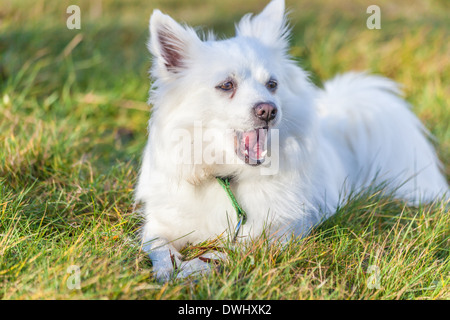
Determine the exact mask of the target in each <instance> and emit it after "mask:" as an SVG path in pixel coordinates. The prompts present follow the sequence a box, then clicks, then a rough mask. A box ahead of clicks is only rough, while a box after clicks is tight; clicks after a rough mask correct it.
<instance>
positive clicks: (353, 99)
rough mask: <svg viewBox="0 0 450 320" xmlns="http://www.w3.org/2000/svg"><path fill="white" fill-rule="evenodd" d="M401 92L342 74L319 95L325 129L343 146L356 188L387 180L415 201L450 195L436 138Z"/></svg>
mask: <svg viewBox="0 0 450 320" xmlns="http://www.w3.org/2000/svg"><path fill="white" fill-rule="evenodd" d="M400 94H401V91H400V88H399V85H398V84H397V83H395V82H394V81H392V80H389V79H386V78H383V77H380V76H374V75H368V74H366V73H346V74H343V75H339V76H337V77H335V78H334V79H332V80H330V81H328V82H326V83H325V85H324V90H323V92H322V93H321V95H320V97H319V99H318V104H317V105H318V111H319V115H320V118H321V129H322V130H323V132H324V133H325V135H326V136H327V138H328V139H329V140H330V142H331V143H333V144H334V145H338V146H339V147H338V148H339V150H338V152H339V153H340V155H341V157H345V162H346V163H348V165H349V166H351V167H349V168H348V169H349V172H354V173H355V174H354V176H353V177H352V176H350V177H349V179H350V180H351V181H352V182H353V183H354V184H355V185H356V186H360V187H364V186H368V185H369V184H371V183H373V182H376V183H381V182H389V183H390V185H393V184H394V185H396V189H395V194H396V195H397V196H401V197H402V198H405V199H407V200H409V201H411V202H413V203H418V202H419V201H427V202H428V201H431V200H433V199H435V198H437V197H438V198H440V197H442V196H443V195H444V194H445V193H446V194H447V197H448V196H449V193H448V185H447V182H446V180H445V178H444V176H443V174H442V173H441V169H442V165H441V163H440V162H439V160H438V157H437V156H436V152H435V151H434V148H433V146H432V144H431V143H430V141H429V140H430V139H432V136H431V135H430V133H429V132H428V131H427V130H426V128H425V127H424V126H423V125H422V124H421V123H420V121H419V120H418V118H417V117H416V116H415V115H414V114H413V113H412V112H411V110H410V107H409V105H408V104H407V102H405V101H404V100H403V99H402V98H401V97H400ZM355 168H356V170H355Z"/></svg>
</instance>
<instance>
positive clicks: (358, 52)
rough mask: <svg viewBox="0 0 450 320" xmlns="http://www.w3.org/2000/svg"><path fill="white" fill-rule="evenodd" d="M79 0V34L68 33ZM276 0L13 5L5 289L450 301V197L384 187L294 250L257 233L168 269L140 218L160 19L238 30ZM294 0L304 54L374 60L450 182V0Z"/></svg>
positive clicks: (296, 49)
mask: <svg viewBox="0 0 450 320" xmlns="http://www.w3.org/2000/svg"><path fill="white" fill-rule="evenodd" d="M75 3H76V4H78V5H79V7H80V8H81V29H80V30H69V29H67V27H66V19H67V18H68V14H66V8H67V7H68V6H69V5H71V4H75ZM265 3H266V1H260V0H246V1H242V0H226V1H220V2H219V1H214V0H189V1H187V0H185V1H183V0H159V1H155V0H154V1H152V0H145V1H144V0H133V1H123V2H120V1H106V0H104V1H99V0H97V1H87V0H85V1H56V0H54V1H50V0H48V1H47V0H46V1H43V0H33V1H32V0H23V1H13V0H10V1H8V0H6V1H5V0H3V1H2V2H1V6H0V298H1V299H450V252H449V250H450V214H449V212H448V208H449V203H448V202H447V203H442V202H439V201H437V202H436V203H434V204H432V205H426V206H425V205H424V206H420V207H407V206H405V205H404V204H403V203H402V202H399V201H397V200H393V199H391V198H390V197H389V196H387V195H383V192H382V191H380V192H377V193H375V194H373V195H362V196H361V197H360V198H358V199H356V200H354V201H352V202H351V203H349V204H348V205H346V206H345V207H343V208H341V209H340V211H339V212H338V214H337V215H336V216H335V217H334V218H333V219H331V220H329V221H327V222H325V223H324V224H323V225H321V226H320V227H319V228H318V229H316V230H315V231H314V232H313V233H312V234H311V235H310V236H309V237H307V238H305V239H302V240H293V241H292V242H290V243H288V244H287V246H286V248H284V250H280V248H278V247H276V246H270V245H269V244H268V243H267V241H266V240H265V239H264V238H261V239H255V240H254V242H253V243H250V244H248V246H247V247H246V248H235V250H231V249H226V250H227V252H228V253H229V257H230V259H228V260H227V261H225V262H223V263H222V264H221V265H220V267H218V268H217V269H216V270H215V271H214V272H213V273H212V274H211V275H210V276H208V277H203V278H199V279H197V280H195V281H194V280H192V279H191V280H189V279H187V280H180V281H175V282H171V283H167V284H159V283H157V282H156V281H155V280H154V278H153V276H152V268H151V263H150V260H149V259H148V257H147V256H146V255H145V254H144V253H143V252H141V250H140V247H139V240H138V237H137V232H138V229H139V227H140V218H139V217H137V216H134V215H133V213H132V210H133V203H132V197H133V187H134V183H135V180H136V174H137V171H138V168H139V162H140V156H141V152H142V149H143V147H144V144H145V141H146V124H147V121H148V118H149V111H150V107H149V106H147V105H146V103H145V102H146V100H147V92H148V89H149V81H148V69H149V67H150V56H149V54H148V52H147V50H146V47H145V43H146V41H147V39H148V25H147V24H148V18H149V16H150V14H151V12H152V10H153V9H154V8H160V9H161V10H163V11H165V12H167V13H169V14H171V15H172V16H173V17H174V18H176V19H178V20H181V21H186V22H188V23H189V24H193V25H201V26H203V27H205V28H214V29H215V30H216V32H217V33H218V34H219V35H225V36H231V35H232V34H233V29H234V25H233V23H234V22H237V21H238V19H239V18H240V17H241V16H242V15H243V14H244V13H246V12H249V11H253V12H256V11H259V10H261V9H262V8H263V6H264V5H265ZM371 4H377V5H379V6H380V8H381V29H380V30H369V29H368V28H367V27H366V19H367V18H368V17H369V14H367V13H366V8H367V7H368V6H369V5H371ZM287 5H288V7H289V8H290V9H291V14H290V18H291V21H292V23H293V24H294V27H293V36H292V40H291V44H292V49H291V54H292V55H293V56H295V57H296V58H297V59H298V61H299V64H300V65H302V66H303V67H304V68H305V69H306V70H308V71H310V72H311V74H312V79H313V80H314V81H315V82H316V83H317V84H319V85H320V82H321V79H327V78H329V77H331V76H333V75H334V74H336V73H339V72H344V71H346V70H371V71H372V72H374V73H379V74H382V75H385V76H388V77H391V78H393V79H394V80H396V81H398V82H400V83H402V84H403V85H404V92H405V97H406V99H407V100H408V101H409V102H411V103H412V105H413V110H414V112H415V113H416V114H417V115H418V116H419V117H420V118H421V120H422V121H423V122H424V123H425V124H426V126H427V127H428V128H429V129H430V131H431V132H432V133H433V134H434V135H435V137H436V142H435V145H436V147H437V150H438V154H439V157H440V158H441V160H442V162H443V163H444V170H445V172H446V174H447V178H449V177H450V20H449V19H448V17H449V16H450V4H449V2H448V1H446V0H442V1H438V0H434V1H420V0H399V1H381V0H376V1H372V0H371V1H363V0H360V1H359V0H358V1H356V0H355V1H350V0H343V1H326V0H319V1H300V0H287ZM193 249H195V248H190V249H189V248H188V249H187V251H188V252H192V250H193ZM71 266H75V269H72V267H71ZM78 268H79V269H78ZM73 270H78V271H76V272H72V271H73ZM77 272H79V273H77ZM77 276H79V279H80V289H76V288H73V286H72V284H74V283H75V282H73V280H74V279H76V277H77ZM74 277H75V278H74Z"/></svg>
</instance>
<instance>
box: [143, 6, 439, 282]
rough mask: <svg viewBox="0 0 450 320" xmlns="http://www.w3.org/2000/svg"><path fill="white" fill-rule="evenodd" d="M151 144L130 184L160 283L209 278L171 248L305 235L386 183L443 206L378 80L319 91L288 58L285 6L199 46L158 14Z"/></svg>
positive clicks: (409, 119) (406, 117)
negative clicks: (353, 196) (224, 239)
mask: <svg viewBox="0 0 450 320" xmlns="http://www.w3.org/2000/svg"><path fill="white" fill-rule="evenodd" d="M150 34H151V36H150V41H149V43H148V47H149V50H150V52H151V53H152V55H153V57H154V61H153V67H152V70H151V76H152V78H153V80H154V82H153V86H152V89H151V91H150V100H149V102H150V103H151V104H152V105H153V109H152V115H151V119H150V122H149V138H148V144H147V146H146V148H145V151H144V156H143V160H142V169H141V172H140V176H139V181H138V184H137V188H136V201H137V202H139V203H142V213H143V215H144V216H145V224H144V226H143V229H142V240H143V249H144V250H145V251H147V252H148V253H149V255H150V258H151V260H152V263H153V268H154V271H155V273H156V276H157V278H158V279H159V280H163V281H164V280H169V279H170V278H171V277H172V276H173V275H174V271H175V270H174V269H176V271H177V272H176V275H177V276H178V277H185V276H188V275H190V274H192V273H197V272H204V271H207V270H208V269H209V265H208V263H206V262H204V261H205V259H202V258H197V259H193V260H190V261H182V259H181V255H180V253H179V250H180V249H181V248H182V247H183V246H185V245H186V244H188V243H193V244H194V243H198V242H201V241H205V240H207V239H213V238H215V237H217V236H228V235H229V236H230V238H232V239H235V240H238V241H243V240H244V239H246V238H247V239H248V238H249V237H254V236H258V235H259V234H261V232H263V231H265V232H268V233H269V234H275V235H278V236H289V235H293V236H303V235H305V234H306V233H307V232H308V231H309V230H310V229H311V228H312V227H313V226H315V225H317V224H318V223H319V222H321V221H322V220H323V219H326V218H327V217H329V216H330V215H332V214H333V213H334V212H335V210H336V208H337V207H338V205H342V204H343V203H345V201H347V200H348V198H349V196H351V194H353V193H355V192H356V193H357V192H360V191H362V190H367V188H369V187H370V186H373V185H377V184H381V183H386V182H388V185H387V187H386V188H387V191H388V192H391V193H392V194H394V195H395V196H396V197H398V198H401V199H404V200H406V201H408V202H410V203H418V202H419V201H431V200H433V199H435V198H437V197H442V196H444V197H446V193H447V191H448V185H447V182H446V180H445V178H444V177H443V175H442V173H441V172H440V163H439V160H438V159H437V156H436V154H435V151H434V150H433V148H432V146H431V144H430V143H429V142H428V140H427V138H428V137H427V136H428V133H427V131H426V129H425V128H424V127H423V126H422V124H421V123H420V122H419V120H418V119H417V118H416V117H415V116H414V114H413V113H412V112H411V111H410V110H409V106H408V104H407V103H406V102H405V101H404V100H402V99H401V98H400V97H399V96H398V94H399V89H398V85H397V84H396V83H394V82H393V81H391V80H388V79H385V78H382V77H380V76H371V75H367V74H364V73H348V74H344V75H341V76H338V77H336V78H335V79H333V80H331V81H329V82H326V83H325V88H324V89H323V90H322V89H319V88H317V87H315V86H314V85H313V84H312V83H311V82H310V81H309V79H308V75H307V73H306V72H305V71H303V70H302V69H301V68H300V67H299V66H298V65H297V64H296V63H295V62H294V61H293V60H292V58H291V57H290V56H289V55H288V26H287V22H286V16H285V12H284V1H283V0H273V1H272V2H270V3H269V4H268V5H267V7H266V8H265V9H264V10H263V12H262V13H260V14H259V15H256V16H251V15H246V16H245V17H244V18H243V19H242V20H241V21H240V22H239V23H238V25H237V26H236V36H235V37H234V38H232V39H227V40H216V39H215V38H214V35H213V34H208V35H206V36H205V37H203V38H205V39H202V38H201V37H199V36H198V34H197V33H196V32H195V31H194V30H193V29H191V28H189V27H187V26H181V25H180V24H178V23H177V22H175V21H174V20H173V19H172V18H170V17H169V16H167V15H164V14H162V13H161V12H160V11H159V10H155V11H154V12H153V14H152V16H151V19H150Z"/></svg>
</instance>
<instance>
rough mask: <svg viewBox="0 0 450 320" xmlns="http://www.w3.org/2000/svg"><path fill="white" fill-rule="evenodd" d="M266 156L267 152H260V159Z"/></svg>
mask: <svg viewBox="0 0 450 320" xmlns="http://www.w3.org/2000/svg"><path fill="white" fill-rule="evenodd" d="M266 155H267V150H264V151H263V152H261V158H264V157H265V156H266Z"/></svg>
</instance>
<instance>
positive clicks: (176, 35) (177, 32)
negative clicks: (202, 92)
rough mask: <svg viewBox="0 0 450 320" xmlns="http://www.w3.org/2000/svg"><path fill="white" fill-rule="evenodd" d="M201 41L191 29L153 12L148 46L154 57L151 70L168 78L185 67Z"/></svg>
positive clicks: (156, 11) (159, 75)
mask: <svg viewBox="0 0 450 320" xmlns="http://www.w3.org/2000/svg"><path fill="white" fill-rule="evenodd" d="M201 43H202V42H201V40H200V39H199V38H198V36H197V34H196V33H195V31H194V30H193V29H191V28H189V27H186V26H181V25H180V24H178V23H177V22H176V21H175V20H173V19H172V18H171V17H169V16H168V15H165V14H163V13H161V11H159V10H155V11H154V12H153V14H152V16H151V18H150V41H149V43H148V48H149V50H150V52H151V53H152V54H153V56H154V58H155V64H154V69H153V70H154V72H156V74H155V75H157V76H158V77H160V78H166V77H168V78H170V77H173V76H174V75H176V74H178V73H180V72H181V71H183V70H184V69H186V68H187V61H189V59H190V58H191V57H192V56H195V51H196V50H197V49H198V48H199V47H200V46H201Z"/></svg>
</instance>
